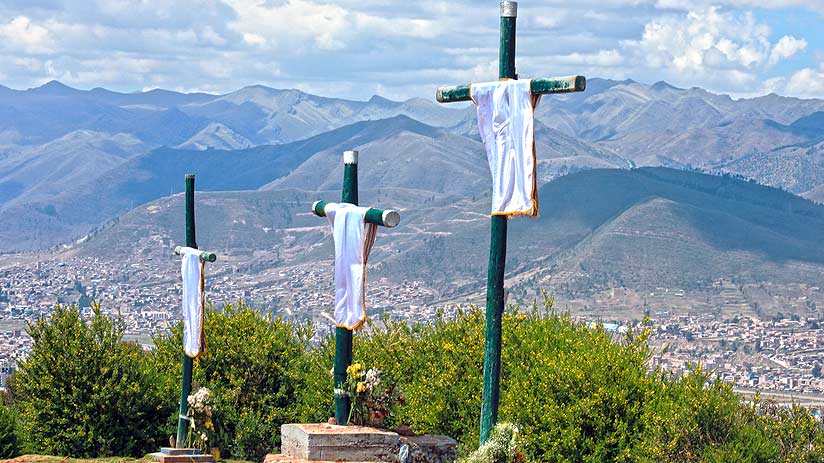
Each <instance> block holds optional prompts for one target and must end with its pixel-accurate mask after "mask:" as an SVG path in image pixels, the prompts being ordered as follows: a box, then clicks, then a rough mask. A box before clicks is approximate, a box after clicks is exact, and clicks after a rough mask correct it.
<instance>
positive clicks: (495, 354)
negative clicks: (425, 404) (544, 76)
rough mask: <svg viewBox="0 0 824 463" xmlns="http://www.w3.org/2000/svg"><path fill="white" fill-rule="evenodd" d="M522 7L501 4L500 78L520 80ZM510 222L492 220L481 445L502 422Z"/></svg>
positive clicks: (512, 4) (496, 217) (497, 216)
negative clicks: (518, 24) (517, 57)
mask: <svg viewBox="0 0 824 463" xmlns="http://www.w3.org/2000/svg"><path fill="white" fill-rule="evenodd" d="M517 14H518V3H517V2H509V1H503V2H501V43H500V45H501V46H500V55H499V61H498V77H499V78H502V79H503V78H510V79H514V78H516V74H515V20H516V19H517ZM506 221H507V218H506V217H504V216H500V215H496V216H492V225H491V237H490V244H489V272H488V274H487V283H486V345H485V347H484V389H483V399H482V400H483V402H482V404H481V445H483V444H484V442H486V440H487V439H488V438H489V433H490V432H491V431H492V428H493V427H494V426H495V423H496V422H497V421H498V401H499V399H500V396H501V337H502V333H501V319H502V317H503V314H504V272H505V270H506V231H507V230H506V228H507V223H506Z"/></svg>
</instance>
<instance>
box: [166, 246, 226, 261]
mask: <svg viewBox="0 0 824 463" xmlns="http://www.w3.org/2000/svg"><path fill="white" fill-rule="evenodd" d="M181 249H183V246H175V255H176V256H179V255H180V251H181ZM199 257H200V260H201V261H203V262H214V261H216V260H217V255H216V254H215V253H213V252H206V251H204V252H201V253H200V256H199Z"/></svg>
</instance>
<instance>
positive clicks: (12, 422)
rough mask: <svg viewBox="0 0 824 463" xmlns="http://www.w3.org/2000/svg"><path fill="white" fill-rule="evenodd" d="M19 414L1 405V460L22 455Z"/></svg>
mask: <svg viewBox="0 0 824 463" xmlns="http://www.w3.org/2000/svg"><path fill="white" fill-rule="evenodd" d="M19 433H20V431H19V429H18V421H17V413H16V412H15V410H14V409H11V408H8V407H5V406H2V405H0V458H12V457H15V456H17V455H19V454H20V451H21V450H22V449H21V448H20V437H19Z"/></svg>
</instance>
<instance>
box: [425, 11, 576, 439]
mask: <svg viewBox="0 0 824 463" xmlns="http://www.w3.org/2000/svg"><path fill="white" fill-rule="evenodd" d="M517 17H518V2H511V1H502V2H501V41H500V51H499V55H498V56H499V62H498V77H499V78H500V79H517V78H518V75H517V74H516V73H515V22H516V19H517ZM586 85H587V80H586V78H585V77H583V76H571V77H558V78H549V79H533V80H532V82H531V84H530V89H531V90H532V93H533V94H549V93H569V92H583V91H584V90H585V89H586ZM469 88H470V85H459V86H455V87H441V88H439V89H438V91H437V93H436V99H437V100H438V101H439V102H441V103H450V102H453V101H470V100H471V98H470V94H469ZM506 221H507V218H506V217H505V216H500V215H496V216H492V237H491V240H490V247H489V272H488V275H487V288H486V346H485V347H484V385H483V402H482V405H481V444H483V443H484V442H486V439H487V438H488V437H489V433H490V431H491V430H492V427H493V426H495V423H496V422H497V421H498V401H499V398H500V382H501V318H502V317H503V312H504V270H505V265H506V231H507V222H506Z"/></svg>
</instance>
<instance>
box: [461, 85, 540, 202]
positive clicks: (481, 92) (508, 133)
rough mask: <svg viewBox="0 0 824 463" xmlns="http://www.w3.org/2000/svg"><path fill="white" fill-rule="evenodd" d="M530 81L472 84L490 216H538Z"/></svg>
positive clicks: (534, 98)
mask: <svg viewBox="0 0 824 463" xmlns="http://www.w3.org/2000/svg"><path fill="white" fill-rule="evenodd" d="M530 83H531V81H529V80H504V81H498V82H486V83H482V84H472V86H471V87H470V95H471V96H472V101H473V102H474V103H475V106H476V107H477V110H478V129H479V131H480V134H481V139H482V140H483V142H484V147H485V148H486V158H487V160H488V161H489V170H490V171H492V215H506V216H511V215H529V216H532V217H537V215H538V197H537V184H536V178H535V137H534V119H535V117H534V110H535V106H536V105H537V104H538V100H539V98H540V95H534V96H533V95H532V91H531V90H530Z"/></svg>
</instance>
